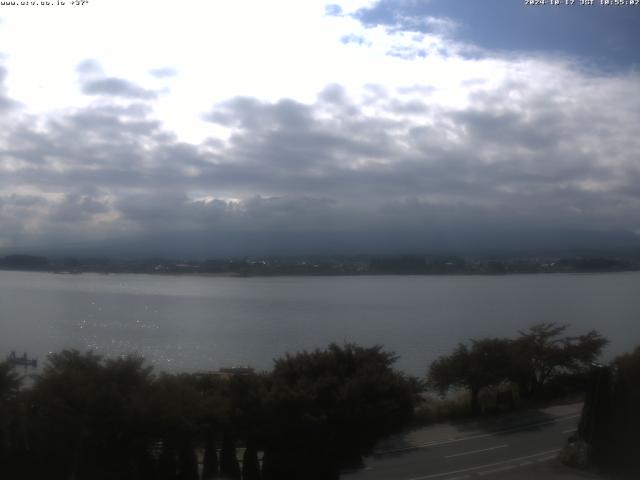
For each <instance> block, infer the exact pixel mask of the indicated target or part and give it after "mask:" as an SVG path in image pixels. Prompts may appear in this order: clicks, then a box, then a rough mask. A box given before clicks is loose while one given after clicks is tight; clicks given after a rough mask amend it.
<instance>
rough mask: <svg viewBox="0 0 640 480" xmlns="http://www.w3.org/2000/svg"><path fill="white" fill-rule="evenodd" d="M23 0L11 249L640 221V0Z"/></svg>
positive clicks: (17, 27)
mask: <svg viewBox="0 0 640 480" xmlns="http://www.w3.org/2000/svg"><path fill="white" fill-rule="evenodd" d="M561 1H562V2H563V3H564V0H561ZM3 3H8V2H3ZM16 3H17V5H0V127H1V128H0V251H2V252H9V251H18V250H19V251H27V250H30V251H70V252H74V251H76V252H88V253H89V252H90V253H95V252H98V253H100V252H102V253H106V254H111V255H118V254H123V255H124V254H131V253H135V252H138V253H144V254H165V255H193V256H209V255H227V254H257V253H287V252H290V253H304V252H308V253H316V252H317V253H328V252H345V253H347V252H367V253H375V252H429V251H451V252H453V253H461V252H462V253H463V252H473V251H479V250H483V249H487V248H492V249H501V248H504V249H510V248H511V249H516V250H517V249H521V250H535V249H544V248H547V247H553V248H572V247H589V248H591V247H602V248H610V247H617V246H629V245H635V244H637V243H638V242H639V241H640V158H639V152H640V130H639V128H640V95H638V91H639V88H640V48H638V46H639V44H640V33H639V32H640V28H638V25H639V24H640V5H625V6H601V5H594V6H591V7H587V6H580V5H579V3H580V1H579V0H578V1H576V2H575V4H574V5H572V6H571V5H560V6H552V5H549V4H548V3H549V2H548V1H547V5H543V6H525V5H524V1H523V0H482V1H480V0H459V1H456V2H452V1H448V0H422V1H419V0H413V1H410V0H378V1H366V0H346V1H343V2H340V1H337V2H336V1H333V2H327V1H320V0H305V1H299V0H271V1H268V2H266V1H258V0H255V1H248V0H233V1H226V0H216V1H211V0H181V1H180V2H172V1H164V0H161V1H158V0H134V1H131V0H128V1H125V0H89V2H87V3H86V4H83V5H75V4H72V2H71V1H69V0H67V1H66V3H65V5H57V3H58V0H52V1H50V3H51V5H48V6H46V5H40V3H41V2H39V1H38V2H36V3H38V4H39V5H20V3H21V2H19V1H18V2H16ZM22 3H25V2H22ZM28 3H31V2H28ZM60 3H64V2H60ZM79 3H83V2H79ZM569 3H571V2H569ZM598 3H599V0H598Z"/></svg>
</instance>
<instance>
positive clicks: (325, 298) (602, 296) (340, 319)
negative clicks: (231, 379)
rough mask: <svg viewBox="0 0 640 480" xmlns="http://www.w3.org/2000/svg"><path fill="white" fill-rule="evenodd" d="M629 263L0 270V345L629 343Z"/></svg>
mask: <svg viewBox="0 0 640 480" xmlns="http://www.w3.org/2000/svg"><path fill="white" fill-rule="evenodd" d="M639 293H640V273H639V272H633V273H612V274H597V275H579V274H550V275H509V276H369V277H365V276H357V277H276V278H264V277H262V278H232V277H197V276H161V275H134V274H113V275H100V274H82V275H56V274H50V273H27V272H8V271H0V358H1V357H3V356H5V355H7V354H8V353H9V352H10V351H11V350H15V351H16V352H17V353H18V354H21V353H22V352H23V351H26V352H28V353H29V354H30V355H33V356H36V357H39V358H40V360H43V359H44V358H45V357H46V354H47V352H50V351H58V350H60V349H62V348H77V349H80V350H86V349H93V350H95V351H96V352H98V353H100V354H103V355H116V354H120V353H127V352H138V353H141V354H142V355H144V356H145V357H146V358H147V359H148V360H149V361H150V362H151V363H153V364H154V365H155V366H156V368H157V369H162V370H171V371H182V370H184V371H200V370H208V369H217V368H219V367H225V366H233V365H252V366H254V367H255V368H257V369H259V370H262V369H269V368H270V367H271V366H272V364H273V359H274V358H276V357H279V356H282V355H283V354H285V353H286V352H295V351H299V350H303V349H314V348H322V347H325V346H326V345H328V344H329V343H330V342H338V343H342V342H345V341H350V342H351V341H352V342H356V343H358V344H360V345H363V346H371V345H375V344H382V345H384V346H385V347H386V348H387V349H389V350H393V351H395V352H396V353H398V354H399V355H400V359H399V360H398V363H397V366H398V367H399V368H400V369H402V370H404V371H406V372H407V373H411V374H415V375H423V374H424V373H425V371H426V369H427V367H428V365H429V362H431V361H432V360H433V359H435V358H436V357H437V356H438V355H441V354H444V353H447V352H449V350H450V349H451V348H452V347H453V346H455V344H456V343H458V342H460V341H466V340H468V339H471V338H479V337H484V336H515V335H517V331H518V330H519V329H525V328H527V327H528V326H530V325H533V324H535V323H539V322H561V323H569V324H570V325H571V328H570V332H572V333H581V332H586V331H588V330H590V329H597V330H599V331H600V332H601V333H602V334H604V335H605V336H606V337H607V338H609V339H610V340H611V344H610V346H609V347H608V349H607V357H608V358H610V357H611V356H613V355H615V354H618V353H621V352H624V351H628V350H631V349H632V348H633V347H635V346H636V345H637V344H640V295H639Z"/></svg>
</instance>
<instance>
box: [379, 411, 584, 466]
mask: <svg viewBox="0 0 640 480" xmlns="http://www.w3.org/2000/svg"><path fill="white" fill-rule="evenodd" d="M580 416H581V414H580V413H577V414H575V415H569V416H566V417H558V418H554V419H553V420H546V421H544V422H539V423H532V424H529V425H520V426H518V427H510V428H505V429H502V430H496V431H494V432H491V433H482V434H479V435H471V436H468V437H459V438H458V437H454V438H448V439H447V440H440V441H434V442H427V443H423V444H420V445H414V446H412V447H406V448H398V449H394V450H385V451H382V452H375V453H374V456H375V457H378V456H382V455H390V454H394V453H402V452H408V451H411V450H418V449H420V448H427V447H438V446H440V445H449V444H451V443H457V442H464V441H467V440H477V439H479V438H488V437H494V436H496V435H501V434H503V433H507V432H517V431H520V430H529V429H531V428H535V427H541V426H544V425H553V424H554V423H558V422H563V421H566V420H571V419H573V418H577V417H580Z"/></svg>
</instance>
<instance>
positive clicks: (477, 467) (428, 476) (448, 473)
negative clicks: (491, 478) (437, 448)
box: [408, 448, 560, 480]
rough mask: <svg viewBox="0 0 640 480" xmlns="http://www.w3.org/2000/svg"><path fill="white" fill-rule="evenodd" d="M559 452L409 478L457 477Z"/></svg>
mask: <svg viewBox="0 0 640 480" xmlns="http://www.w3.org/2000/svg"><path fill="white" fill-rule="evenodd" d="M559 451H560V449H559V448H556V449H554V450H547V451H545V452H538V453H534V454H533V455H525V456H524V457H517V458H510V459H509V460H503V461H501V462H494V463H487V464H486V465H478V466H475V467H469V468H463V469H461V470H453V471H451V472H443V473H434V474H431V475H425V476H422V477H412V478H409V479H408V480H427V479H429V478H438V477H446V476H448V475H455V474H457V473H465V472H472V471H474V470H482V469H483V468H490V467H496V466H498V465H504V464H505V463H513V462H519V461H520V460H526V459H528V458H533V457H539V456H541V455H549V454H550V453H558V452H559Z"/></svg>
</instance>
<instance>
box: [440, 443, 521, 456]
mask: <svg viewBox="0 0 640 480" xmlns="http://www.w3.org/2000/svg"><path fill="white" fill-rule="evenodd" d="M508 446H509V445H507V444H504V445H498V446H497V447H489V448H482V449H480V450H471V451H469V452H462V453H454V454H453V455H445V457H444V458H454V457H462V456H463V455H471V454H473V453H481V452H488V451H490V450H497V449H498V448H506V447H508Z"/></svg>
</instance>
